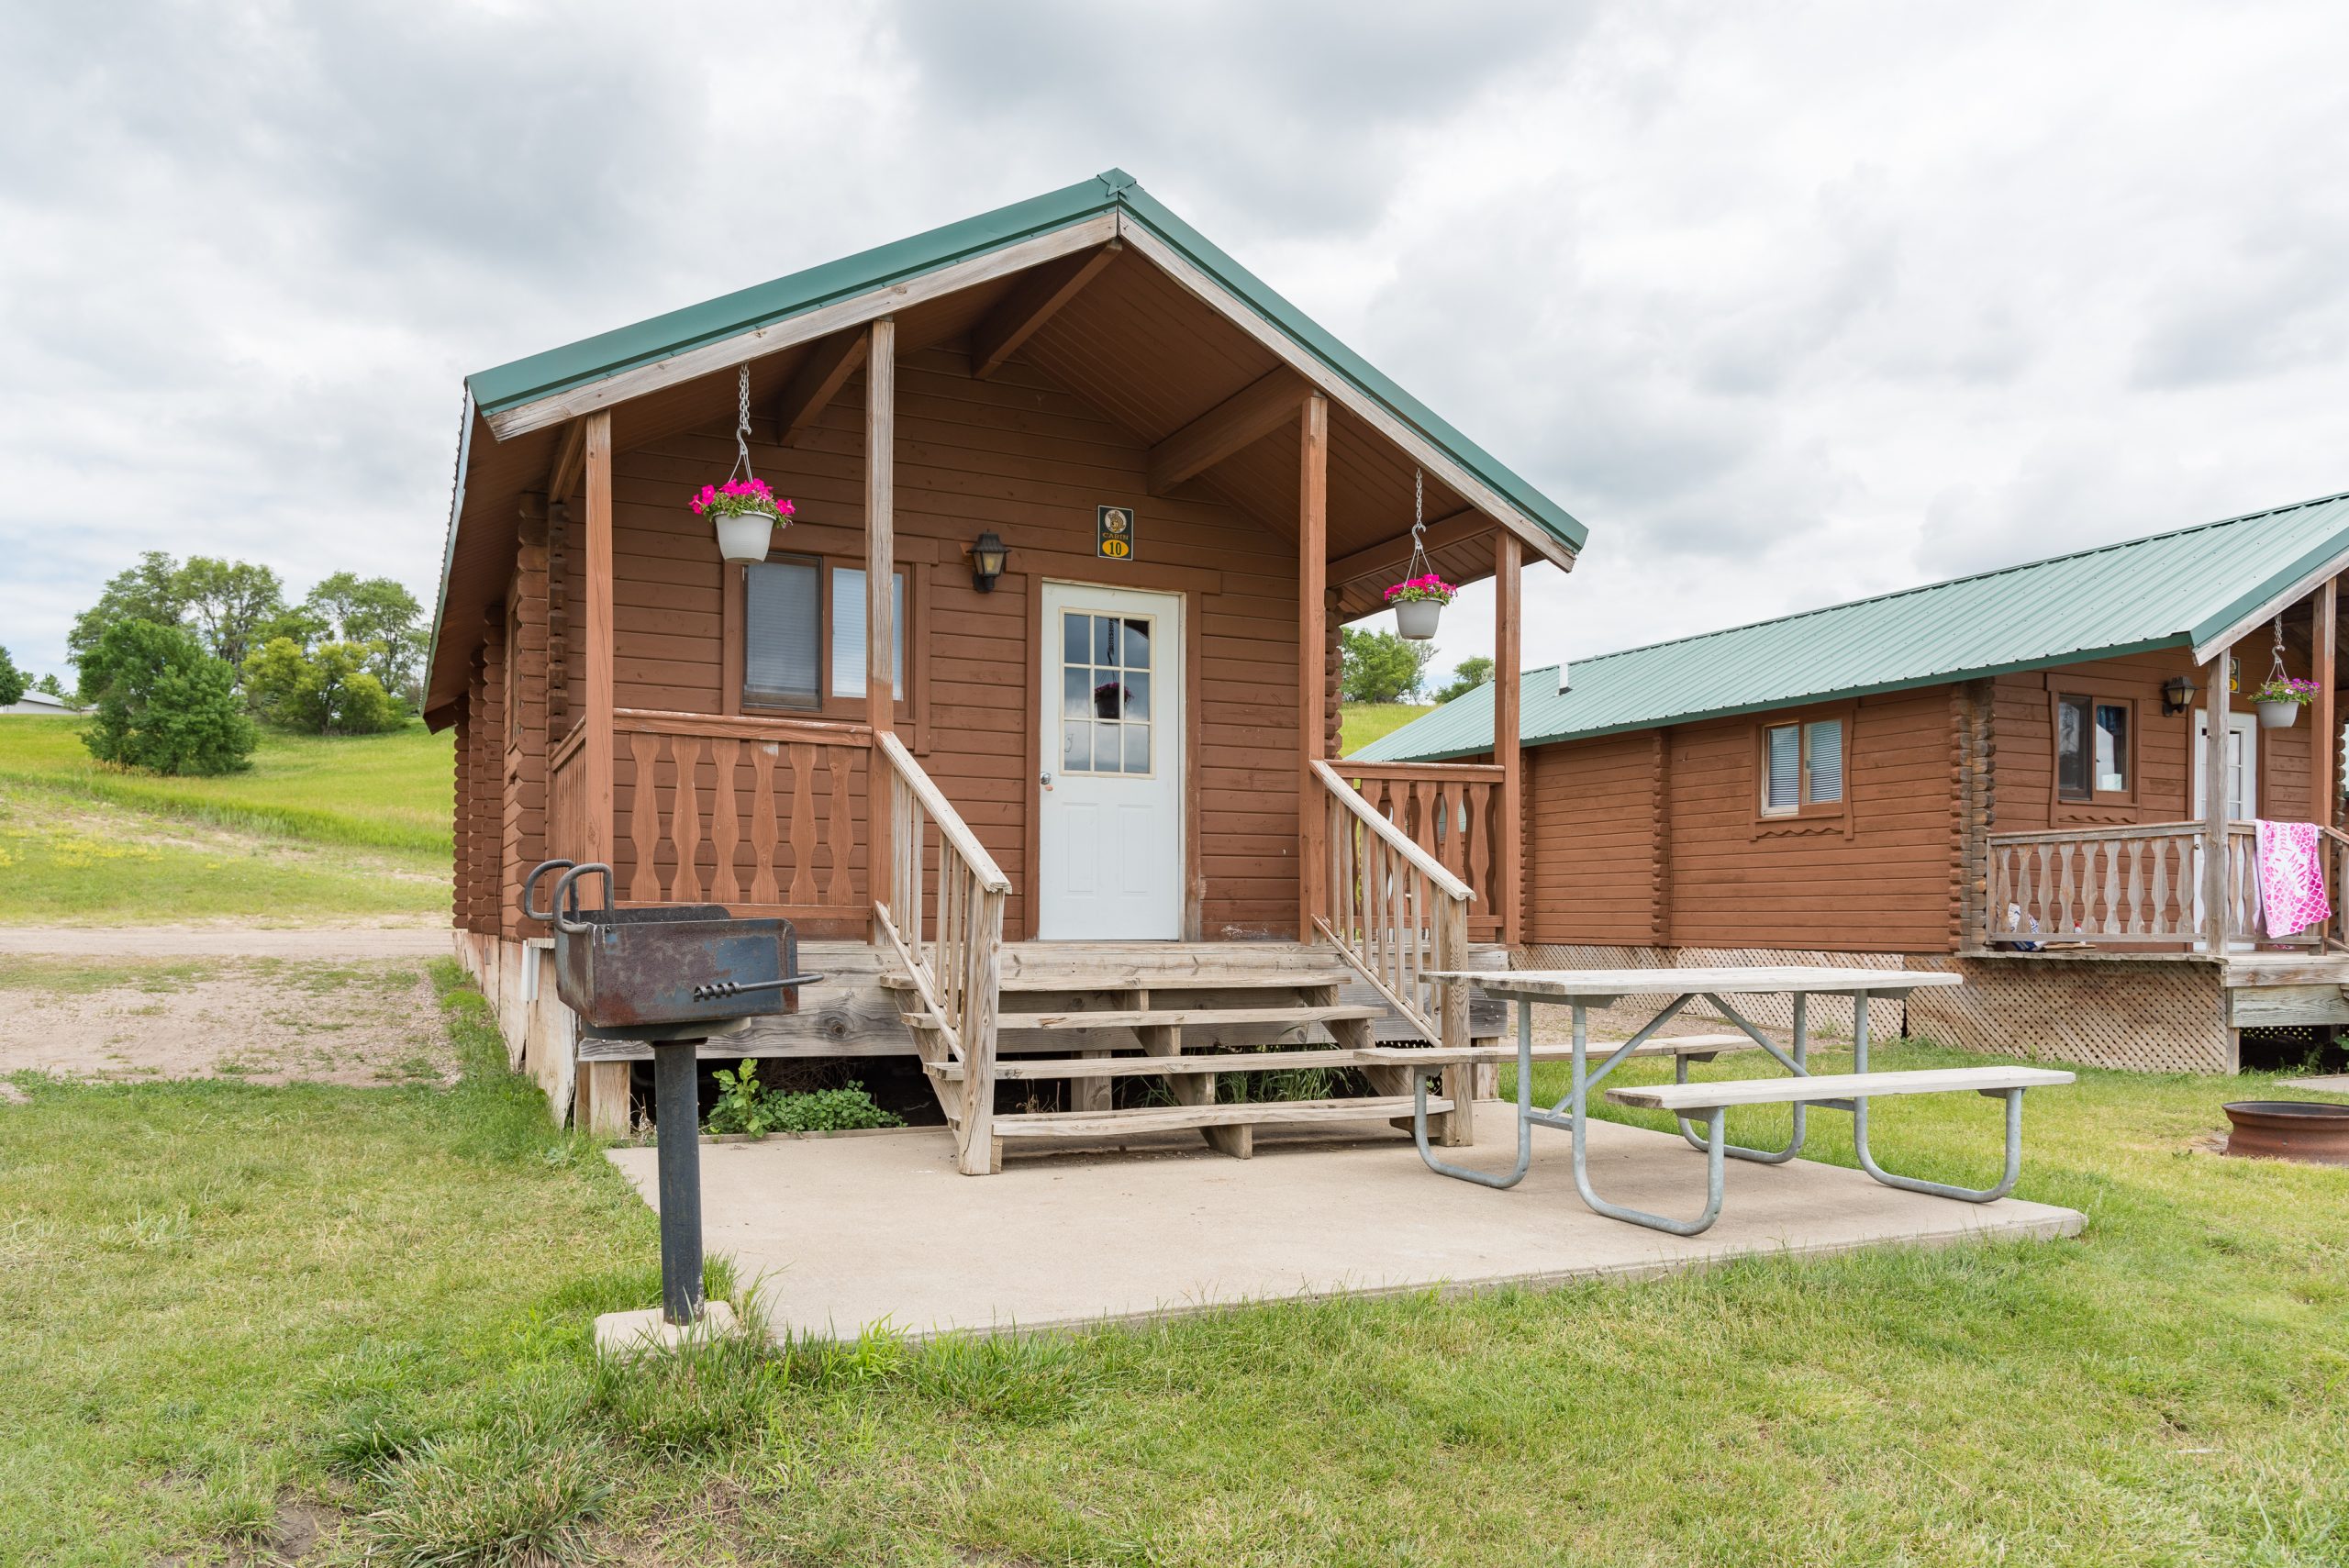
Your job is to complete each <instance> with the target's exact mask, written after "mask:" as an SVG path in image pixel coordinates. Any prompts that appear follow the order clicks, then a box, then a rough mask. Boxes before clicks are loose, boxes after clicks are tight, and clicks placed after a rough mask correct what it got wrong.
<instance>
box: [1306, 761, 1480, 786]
mask: <svg viewBox="0 0 2349 1568" xmlns="http://www.w3.org/2000/svg"><path fill="white" fill-rule="evenodd" d="M1330 766H1332V767H1333V768H1335V769H1336V770H1337V771H1338V772H1339V773H1341V774H1342V775H1344V776H1346V777H1348V778H1357V779H1396V780H1405V781H1409V782H1412V783H1419V782H1420V781H1428V782H1441V781H1444V780H1449V779H1481V780H1483V781H1485V782H1486V783H1488V784H1497V783H1499V782H1500V780H1501V778H1502V776H1503V775H1504V774H1506V773H1508V769H1507V768H1504V767H1502V766H1501V765H1500V764H1499V763H1498V762H1362V761H1360V760H1359V759H1353V758H1344V757H1341V758H1340V759H1339V760H1338V761H1337V762H1333V763H1331V764H1330Z"/></svg>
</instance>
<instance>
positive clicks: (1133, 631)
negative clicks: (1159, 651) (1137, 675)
mask: <svg viewBox="0 0 2349 1568" xmlns="http://www.w3.org/2000/svg"><path fill="white" fill-rule="evenodd" d="M1123 652H1124V661H1123V662H1124V664H1125V666H1126V668H1127V669H1129V670H1147V669H1149V668H1150V622H1148V621H1146V620H1130V621H1128V622H1126V631H1125V647H1124V650H1123Z"/></svg>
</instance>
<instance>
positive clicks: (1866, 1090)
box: [1382, 966, 2073, 1236]
mask: <svg viewBox="0 0 2349 1568" xmlns="http://www.w3.org/2000/svg"><path fill="white" fill-rule="evenodd" d="M1454 977H1455V976H1453V975H1452V974H1450V973H1445V974H1439V975H1436V976H1434V978H1438V979H1447V978H1454ZM1456 977H1457V978H1460V979H1464V980H1469V981H1471V982H1473V983H1474V984H1477V985H1480V986H1482V987H1483V988H1484V990H1485V992H1486V994H1487V995H1493V996H1497V997H1500V998H1502V999H1503V1000H1506V1001H1513V1002H1515V1003H1516V1004H1517V1047H1516V1050H1515V1051H1514V1052H1513V1053H1512V1052H1510V1051H1508V1048H1506V1047H1468V1048H1464V1049H1462V1050H1456V1051H1442V1052H1441V1053H1440V1054H1442V1055H1443V1056H1444V1057H1445V1059H1446V1060H1476V1061H1482V1060H1485V1059H1486V1056H1487V1055H1490V1056H1491V1058H1492V1059H1493V1060H1506V1059H1507V1058H1508V1056H1509V1055H1511V1054H1513V1055H1514V1056H1515V1058H1516V1061H1517V1064H1518V1071H1517V1124H1518V1131H1517V1163H1516V1166H1515V1167H1514V1169H1512V1170H1511V1171H1509V1172H1508V1173H1506V1174H1503V1173H1496V1172H1487V1171H1475V1170H1470V1169H1468V1168H1466V1167H1464V1166H1459V1165H1453V1164H1449V1163H1447V1162H1444V1161H1442V1160H1439V1159H1437V1158H1436V1156H1435V1154H1434V1151H1432V1150H1431V1149H1430V1148H1429V1146H1428V1136H1427V1113H1426V1110H1425V1108H1424V1107H1425V1106H1426V1100H1427V1077H1426V1075H1425V1074H1424V1073H1413V1074H1412V1094H1413V1115H1412V1132H1413V1136H1414V1140H1415V1141H1416V1142H1417V1144H1418V1146H1419V1158H1420V1159H1421V1160H1423V1161H1425V1162H1427V1165H1428V1168H1429V1169H1430V1170H1432V1171H1434V1172H1436V1173H1438V1174H1440V1175H1445V1176H1451V1177H1454V1178H1455V1179H1457V1180H1460V1181H1464V1182H1473V1183H1475V1184H1478V1185H1480V1186H1487V1187H1495V1188H1504V1189H1505V1188H1508V1187H1513V1186H1515V1185H1516V1184H1518V1183H1519V1182H1520V1181H1522V1180H1524V1179H1525V1173H1526V1172H1527V1170H1529V1169H1530V1168H1531V1165H1532V1162H1533V1129H1534V1128H1535V1127H1537V1126H1540V1127H1550V1128H1555V1129H1561V1130H1563V1131H1565V1132H1567V1133H1569V1134H1571V1135H1572V1138H1573V1140H1574V1177H1575V1191H1576V1192H1577V1193H1578V1194H1580V1195H1581V1197H1582V1200H1583V1202H1585V1203H1586V1204H1587V1205H1589V1206H1590V1207H1591V1208H1592V1209H1593V1210H1595V1211H1596V1212H1598V1213H1599V1214H1603V1215H1606V1216H1608V1217H1609V1218H1615V1219H1622V1220H1628V1221H1630V1222H1631V1223H1632V1224H1635V1225H1644V1226H1647V1227H1648V1228H1650V1229H1655V1230H1662V1231H1665V1232H1667V1233H1669V1234H1672V1235H1675V1236H1695V1235H1698V1234H1700V1233H1701V1232H1703V1231H1705V1230H1707V1229H1710V1228H1711V1226H1712V1224H1713V1221H1714V1220H1716V1219H1718V1218H1720V1208H1721V1198H1722V1195H1723V1192H1724V1190H1725V1185H1726V1175H1725V1171H1726V1164H1725V1162H1726V1161H1728V1160H1731V1159H1738V1160H1746V1161H1751V1162H1755V1163H1759V1164H1773V1165H1775V1164H1783V1163H1785V1162H1787V1161H1789V1160H1792V1159H1794V1158H1795V1157H1796V1156H1797V1155H1798V1154H1799V1153H1800V1152H1801V1151H1802V1146H1803V1141H1804V1139H1805V1138H1806V1136H1807V1135H1808V1130H1809V1129H1808V1125H1807V1121H1806V1115H1805V1113H1806V1112H1807V1111H1808V1109H1809V1107H1810V1106H1819V1107H1820V1108H1821V1109H1827V1110H1839V1111H1843V1112H1847V1113H1848V1114H1849V1115H1850V1116H1851V1118H1852V1129H1853V1133H1852V1137H1853V1143H1854V1148H1855V1150H1856V1151H1857V1154H1858V1157H1859V1163H1860V1168H1861V1169H1862V1170H1864V1171H1865V1172H1866V1173H1868V1174H1869V1175H1870V1176H1872V1177H1874V1178H1875V1179H1876V1180H1877V1181H1879V1182H1882V1183H1884V1184H1886V1185H1887V1186H1894V1187H1901V1188H1905V1189H1906V1190H1908V1191H1910V1192H1920V1193H1928V1194H1931V1195H1934V1196H1937V1197H1948V1198H1955V1199H1958V1200H1960V1201H1961V1202H1965V1203H1989V1202H1992V1201H1994V1200H1996V1199H1998V1198H2002V1197H2004V1196H2006V1195H2008V1194H2009V1193H2010V1192H2012V1191H2013V1190H2014V1185H2015V1181H2016V1179H2017V1177H2018V1176H2020V1175H2021V1169H2022V1095H2023V1092H2024V1091H2025V1090H2026V1089H2033V1088H2040V1087H2044V1086H2052V1085H2055V1084H2068V1083H2070V1082H2072V1077H2073V1075H2072V1074H2071V1073H2065V1072H2061V1071H2057V1070H2055V1069H2052V1068H2045V1067H2018V1066H1984V1067H1944V1068H1925V1069H1918V1070H1911V1071H1907V1072H1892V1073H1872V1072H1870V1071H1869V1070H1868V1006H1867V1005H1868V1001H1869V999H1870V998H1871V997H1876V996H1882V997H1887V998H1899V997H1905V996H1907V995H1909V993H1910V992H1911V991H1914V990H1918V989H1920V988H1923V987H1927V986H1937V985H1955V984H1959V983H1960V981H1959V978H1958V976H1956V975H1954V974H1943V973H1934V972H1932V971H1910V970H1898V969H1895V970H1862V969H1831V968H1813V967H1793V966H1789V967H1783V968H1753V969H1618V970H1516V971H1508V972H1504V973H1493V972H1489V971H1486V972H1481V973H1474V974H1470V973H1461V974H1459V975H1457V976H1456ZM1631 995H1668V996H1670V997H1671V998H1672V1000H1671V1001H1670V1002H1669V1003H1668V1004H1666V1005H1665V1006H1664V1008H1663V1009H1662V1010H1661V1011H1659V1012H1658V1013H1657V1014H1656V1015H1655V1016H1654V1017H1653V1018H1651V1019H1649V1020H1648V1022H1647V1024H1646V1025H1645V1026H1644V1027H1642V1029H1639V1030H1638V1031H1637V1032H1635V1033H1634V1034H1632V1035H1631V1038H1630V1039H1628V1040H1620V1041H1612V1040H1605V1041H1599V1042H1598V1044H1599V1045H1600V1047H1601V1048H1602V1049H1604V1050H1606V1051H1607V1052H1608V1054H1607V1056H1606V1059H1605V1060H1604V1061H1603V1062H1599V1063H1598V1066H1597V1067H1595V1068H1594V1067H1593V1066H1591V1064H1590V1049H1591V1045H1592V1043H1593V1042H1592V1040H1591V1039H1590V1010H1591V1009H1592V1008H1593V1007H1606V1006H1612V1005H1613V1004H1614V1003H1615V1002H1617V1001H1619V1000H1620V999H1621V998H1622V997H1625V996H1631ZM1732 995H1787V996H1790V997H1791V998H1792V1000H1793V1008H1792V1012H1793V1026H1794V1027H1793V1030H1792V1035H1793V1040H1792V1044H1791V1049H1790V1050H1781V1049H1780V1048H1779V1047H1778V1046H1777V1045H1776V1043H1775V1042H1774V1041H1772V1040H1770V1039H1769V1037H1768V1036H1766V1035H1765V1034H1764V1033H1763V1032H1762V1031H1761V1030H1760V1029H1756V1028H1755V1027H1754V1026H1753V1023H1752V1022H1751V1021H1750V1020H1748V1019H1747V1018H1745V1017H1744V1015H1742V1013H1740V1012H1739V1011H1738V1010H1737V1009H1736V1008H1735V1007H1734V1006H1731V1004H1730V1003H1729V1001H1728V1000H1727V998H1728V997H1730V996H1732ZM1815 995H1840V996H1849V997H1850V998H1852V1003H1853V1007H1852V1055H1853V1067H1854V1071H1853V1072H1850V1073H1812V1072H1811V1071H1810V1068H1809V1048H1810V1029H1809V999H1810V998H1811V997H1812V996H1815ZM1700 998H1701V999H1702V1000H1703V1001H1704V1002H1705V1003H1706V1004H1707V1005H1708V1006H1710V1007H1711V1008H1712V1009H1713V1010H1714V1011H1715V1012H1716V1013H1718V1014H1719V1015H1720V1017H1722V1018H1726V1019H1728V1020H1729V1021H1730V1022H1731V1024H1733V1025H1735V1026H1736V1029H1737V1030H1738V1033H1737V1034H1735V1035H1729V1036H1719V1035H1715V1036H1702V1035H1699V1036H1681V1037H1678V1038H1677V1039H1675V1038H1674V1037H1670V1036H1663V1035H1660V1034H1658V1033H1657V1031H1658V1030H1660V1029H1663V1028H1664V1026H1665V1025H1666V1024H1668V1023H1670V1022H1671V1021H1672V1020H1673V1019H1674V1018H1675V1017H1677V1016H1678V1015H1679V1013H1680V1012H1681V1010H1682V1009H1683V1008H1685V1007H1686V1006H1688V1004H1689V1003H1691V1002H1693V1001H1697V1000H1698V999H1700ZM1537 1002H1547V1003H1564V1005H1565V1006H1568V1007H1569V1008H1570V1009H1571V1010H1572V1013H1573V1017H1574V1034H1573V1043H1572V1044H1571V1045H1569V1046H1565V1047H1557V1046H1544V1047H1536V1046H1535V1045H1534V1043H1533V1005H1534V1004H1535V1003H1537ZM1731 1050H1741V1051H1742V1050H1759V1051H1766V1052H1768V1053H1769V1055H1770V1056H1771V1057H1772V1058H1773V1059H1775V1060H1776V1062H1777V1063H1778V1065H1779V1066H1780V1067H1782V1068H1784V1069H1785V1070H1786V1075H1785V1076H1782V1077H1771V1078H1736V1079H1723V1080H1720V1081H1716V1082H1712V1083H1691V1082H1690V1081H1689V1079H1688V1064H1689V1062H1691V1061H1710V1060H1712V1058H1713V1056H1714V1055H1716V1054H1718V1053H1720V1052H1721V1051H1731ZM1436 1054H1439V1053H1436V1052H1431V1051H1413V1050H1410V1049H1408V1048H1394V1049H1390V1050H1389V1051H1386V1052H1382V1055H1387V1056H1392V1057H1395V1058H1397V1059H1400V1060H1401V1061H1402V1062H1403V1063H1404V1064H1405V1065H1410V1064H1411V1063H1412V1062H1418V1063H1419V1064H1420V1065H1436V1064H1437V1063H1436V1062H1435V1060H1434V1058H1435V1055H1436ZM1660 1055H1669V1056H1671V1057H1672V1058H1673V1082H1672V1083H1670V1084H1653V1085H1644V1086H1641V1087H1637V1088H1623V1087H1618V1088H1614V1089H1609V1090H1608V1091H1607V1092H1606V1097H1607V1099H1608V1101H1609V1103H1610V1104H1615V1105H1621V1106H1637V1107H1641V1108H1646V1109H1653V1110H1663V1111H1669V1112H1671V1113H1672V1115H1673V1117H1674V1118H1675V1120H1676V1121H1677V1122H1678V1124H1679V1128H1680V1133H1681V1136H1682V1137H1683V1138H1684V1139H1686V1140H1687V1141H1688V1142H1689V1143H1690V1144H1692V1145H1694V1146H1695V1147H1696V1148H1698V1149H1699V1150H1701V1151H1703V1152H1704V1153H1705V1156H1706V1172H1707V1177H1706V1202H1705V1208H1704V1211H1703V1212H1702V1213H1701V1214H1699V1215H1698V1217H1697V1218H1695V1219H1693V1220H1684V1219H1674V1218H1669V1217H1667V1216H1664V1215H1660V1214H1650V1213H1648V1212H1647V1211H1645V1210H1643V1209H1636V1208H1629V1207H1624V1206H1622V1205H1620V1204H1613V1203H1609V1202H1608V1201H1607V1200H1606V1199H1604V1198H1602V1197H1600V1196H1599V1195H1598V1193H1596V1192H1595V1191H1593V1190H1592V1188H1591V1184H1590V1173H1589V1169H1588V1148H1589V1146H1588V1137H1587V1133H1586V1124H1587V1119H1588V1113H1589V1102H1590V1091H1591V1090H1592V1089H1593V1088H1595V1087H1597V1086H1598V1084H1599V1083H1600V1082H1601V1081H1602V1080H1604V1079H1605V1078H1606V1077H1607V1075H1608V1074H1609V1073H1612V1072H1613V1071H1614V1070H1615V1069H1616V1067H1618V1066H1619V1065H1620V1064H1621V1063H1623V1062H1628V1061H1631V1060H1632V1059H1633V1058H1635V1057H1640V1056H1660ZM1562 1058H1563V1059H1564V1060H1566V1061H1568V1062H1572V1064H1573V1068H1574V1075H1573V1079H1572V1082H1571V1084H1569V1086H1568V1088H1567V1091H1566V1094H1565V1095H1564V1098H1562V1099H1560V1100H1559V1101H1558V1102H1557V1104H1556V1105H1554V1106H1551V1107H1550V1108H1549V1109H1547V1110H1542V1109H1540V1108H1537V1107H1536V1106H1534V1104H1533V1090H1532V1080H1533V1063H1534V1062H1537V1061H1542V1060H1559V1059H1562ZM1969 1092H1970V1093H1975V1094H1980V1095H1990V1096H1993V1097H2003V1098H2004V1099H2005V1101H2006V1105H2007V1116H2006V1169H2005V1174H2004V1176H2003V1178H2002V1179H2001V1180H2000V1181H1999V1182H1998V1184H1995V1185H1993V1186H1988V1187H1960V1186H1954V1185H1952V1184H1948V1183H1943V1182H1932V1181H1926V1180H1923V1179H1921V1178H1919V1177H1914V1176H1904V1175H1898V1174H1895V1173H1891V1172H1888V1171H1886V1170H1885V1169H1884V1168H1883V1167H1882V1166H1881V1165H1879V1164H1878V1163H1877V1162H1876V1158H1875V1156H1874V1154H1873V1152H1872V1151H1870V1149H1869V1147H1868V1101H1869V1100H1870V1099H1871V1098H1874V1097H1881V1096H1885V1095H1925V1094H1964V1093H1969ZM1756 1105H1784V1106H1792V1107H1793V1112H1794V1116H1793V1121H1794V1126H1793V1129H1792V1133H1791V1136H1790V1137H1789V1138H1788V1139H1787V1144H1786V1146H1785V1147H1784V1148H1781V1149H1748V1148H1744V1147H1742V1146H1740V1145H1737V1144H1732V1143H1730V1142H1729V1141H1727V1140H1726V1139H1725V1138H1724V1137H1723V1135H1722V1129H1723V1127H1724V1125H1725V1123H1726V1120H1727V1118H1728V1113H1729V1110H1730V1108H1731V1106H1756ZM1700 1122H1701V1123H1702V1124H1703V1127H1704V1136H1703V1137H1701V1138H1700V1137H1698V1132H1697V1124H1698V1123H1700Z"/></svg>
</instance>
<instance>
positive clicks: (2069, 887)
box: [1982, 822, 2349, 948]
mask: <svg viewBox="0 0 2349 1568" xmlns="http://www.w3.org/2000/svg"><path fill="white" fill-rule="evenodd" d="M2204 831H2205V829H2204V828H2203V825H2202V824H2201V823H2199V822H2158V823H2143V824H2134V825H2131V826H2126V827H2115V828H2064V829H2059V830H2056V831H2054V832H2045V833H1994V834H1992V835H1991V836H1990V841H1989V862H1990V863H1989V868H1988V869H1989V874H1988V878H1987V896H1986V897H1985V899H1984V903H1983V931H1982V936H1983V940H1985V941H1986V942H1994V943H2046V942H2086V943H2087V944H2089V945H2090V946H2094V947H2110V946H2172V947H2175V946H2179V945H2189V946H2193V945H2207V944H2208V940H2209V932H2208V931H2207V929H2205V928H2206V925H2207V922H2206V921H2205V919H2204V915H2205V909H2204V905H2203V887H2202V863H2203V862H2202V857H2203V852H2204V851H2203V844H2204V839H2203V834H2204ZM2321 839H2322V842H2323V843H2324V845H2325V870H2326V878H2327V886H2328V889H2329V890H2330V891H2331V893H2332V896H2333V910H2334V912H2333V913H2332V915H2331V916H2330V917H2329V918H2328V919H2327V920H2326V921H2325V922H2324V923H2323V924H2321V925H2319V926H2315V927H2311V928H2310V929H2308V930H2306V931H2302V932H2300V933H2299V934H2298V935H2296V936H2290V937H2270V936H2269V935H2267V933H2266V926H2265V920H2264V910H2263V908H2262V906H2261V903H2260V892H2259V856H2258V852H2257V841H2256V829H2255V828H2254V826H2253V825H2252V824H2251V823H2248V822H2236V823H2232V824H2231V825H2230V826H2229V828H2228V829H2227V860H2226V865H2225V868H2224V869H2225V878H2224V884H2223V888H2224V891H2223V895H2222V897H2221V910H2220V913H2221V917H2222V922H2223V923H2222V940H2225V941H2228V942H2237V943H2259V944H2263V945H2266V946H2275V947H2310V948H2321V947H2322V946H2324V945H2325V944H2326V943H2327V942H2328V941H2332V942H2333V943H2336V944H2337V943H2339V942H2341V941H2342V940H2343V936H2344V932H2343V927H2342V915H2341V913H2340V911H2341V909H2342V906H2343V900H2342V899H2341V895H2340V894H2341V879H2342V877H2343V875H2344V874H2349V836H2344V835H2343V834H2341V833H2339V832H2336V831H2335V830H2333V829H2332V828H2323V829H2321Z"/></svg>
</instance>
